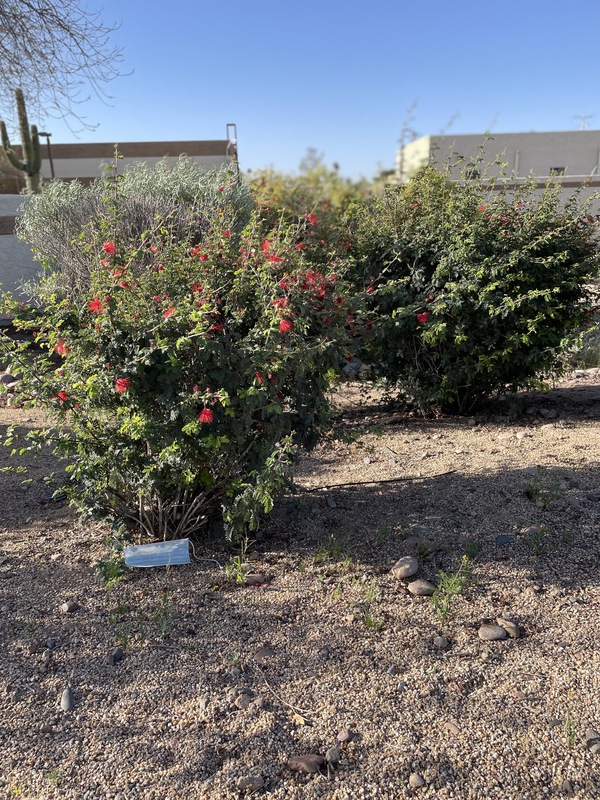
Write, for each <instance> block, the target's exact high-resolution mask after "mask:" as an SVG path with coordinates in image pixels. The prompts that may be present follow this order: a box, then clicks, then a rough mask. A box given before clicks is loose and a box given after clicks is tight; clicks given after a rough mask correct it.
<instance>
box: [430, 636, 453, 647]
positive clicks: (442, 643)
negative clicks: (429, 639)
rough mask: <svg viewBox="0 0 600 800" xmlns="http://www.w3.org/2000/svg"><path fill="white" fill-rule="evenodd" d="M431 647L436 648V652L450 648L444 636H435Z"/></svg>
mask: <svg viewBox="0 0 600 800" xmlns="http://www.w3.org/2000/svg"><path fill="white" fill-rule="evenodd" d="M433 646H434V647H437V649H438V650H446V648H448V647H450V642H449V641H448V639H446V637H445V636H436V637H435V638H434V640H433Z"/></svg>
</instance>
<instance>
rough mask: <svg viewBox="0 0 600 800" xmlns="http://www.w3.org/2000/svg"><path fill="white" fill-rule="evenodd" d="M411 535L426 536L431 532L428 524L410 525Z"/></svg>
mask: <svg viewBox="0 0 600 800" xmlns="http://www.w3.org/2000/svg"><path fill="white" fill-rule="evenodd" d="M410 533H411V536H427V535H428V534H430V533H431V528H430V527H429V526H428V525H411V526H410Z"/></svg>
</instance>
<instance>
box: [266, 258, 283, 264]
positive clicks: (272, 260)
mask: <svg viewBox="0 0 600 800" xmlns="http://www.w3.org/2000/svg"><path fill="white" fill-rule="evenodd" d="M267 261H270V262H271V263H272V264H279V263H280V262H281V261H283V258H281V256H269V257H268V258H267Z"/></svg>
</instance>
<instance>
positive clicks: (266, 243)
mask: <svg viewBox="0 0 600 800" xmlns="http://www.w3.org/2000/svg"><path fill="white" fill-rule="evenodd" d="M269 247H271V240H270V239H265V240H264V241H263V243H262V251H263V253H266V252H267V250H268V249H269Z"/></svg>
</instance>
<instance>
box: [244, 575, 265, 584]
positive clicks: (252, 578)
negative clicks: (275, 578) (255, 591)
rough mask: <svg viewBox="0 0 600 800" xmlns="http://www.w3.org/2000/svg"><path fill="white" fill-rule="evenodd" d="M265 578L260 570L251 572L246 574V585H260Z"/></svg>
mask: <svg viewBox="0 0 600 800" xmlns="http://www.w3.org/2000/svg"><path fill="white" fill-rule="evenodd" d="M266 582H267V579H266V578H265V576H264V575H262V574H261V573H260V572H251V573H250V574H249V575H246V586H261V585H262V584H263V583H266Z"/></svg>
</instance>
